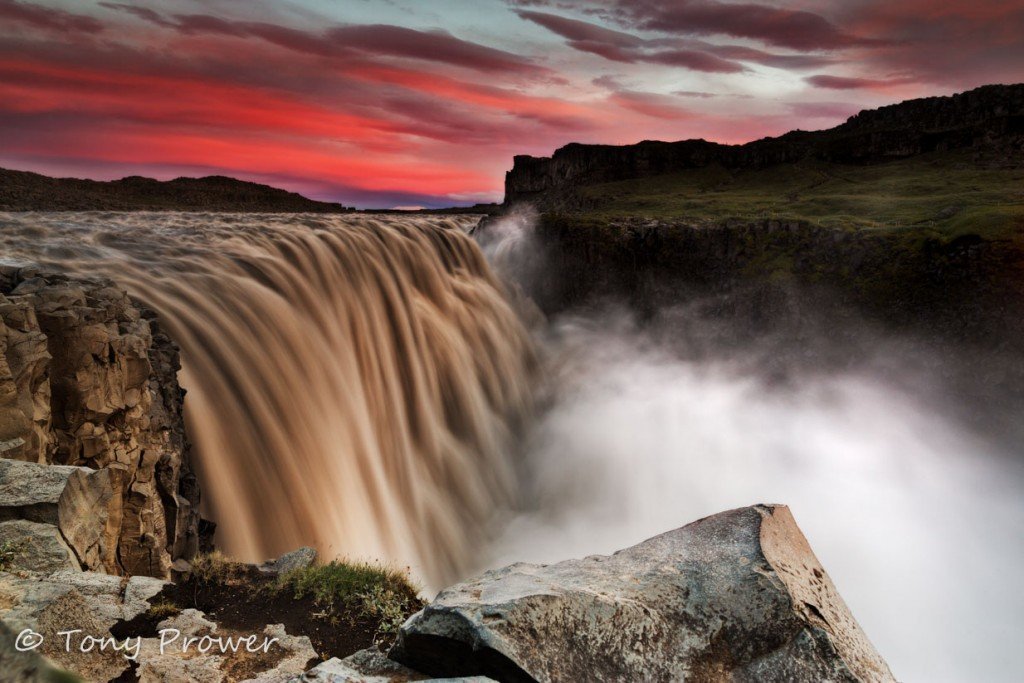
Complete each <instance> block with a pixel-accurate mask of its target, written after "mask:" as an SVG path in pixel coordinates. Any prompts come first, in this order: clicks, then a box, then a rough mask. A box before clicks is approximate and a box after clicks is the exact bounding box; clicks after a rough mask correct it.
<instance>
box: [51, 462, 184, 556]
mask: <svg viewBox="0 0 1024 683" xmlns="http://www.w3.org/2000/svg"><path fill="white" fill-rule="evenodd" d="M125 476H126V472H125V471H124V470H120V469H112V468H107V469H102V470H97V471H93V470H88V469H81V470H79V471H78V472H74V473H73V474H72V475H71V476H70V477H68V485H67V487H65V489H64V492H63V493H62V494H61V497H60V500H59V501H58V503H57V518H58V523H59V526H60V531H61V533H62V534H64V538H65V539H66V540H67V542H68V544H69V545H70V546H71V547H72V548H73V549H74V551H75V555H77V556H78V559H79V560H80V561H81V563H82V566H84V567H88V568H89V569H93V570H103V571H107V572H108V573H111V574H118V573H120V572H119V571H118V570H119V566H118V558H117V551H118V538H119V534H120V531H121V529H120V527H119V524H120V522H121V520H122V519H123V503H122V491H123V490H124V485H123V480H124V478H125ZM160 575H164V574H163V573H161V574H160Z"/></svg>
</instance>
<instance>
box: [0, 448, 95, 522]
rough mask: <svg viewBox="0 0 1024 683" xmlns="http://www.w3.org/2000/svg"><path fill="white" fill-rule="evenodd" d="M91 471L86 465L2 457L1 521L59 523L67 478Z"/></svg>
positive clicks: (0, 482)
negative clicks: (47, 463)
mask: <svg viewBox="0 0 1024 683" xmlns="http://www.w3.org/2000/svg"><path fill="white" fill-rule="evenodd" d="M89 471H90V470H89V469H88V468H85V467H68V466H65V465H40V464H37V463H34V462H21V461H19V460H7V459H0V520H2V519H27V520H30V521H33V522H43V523H46V524H57V518H58V513H57V503H58V502H59V501H60V497H61V494H62V493H64V489H65V488H67V485H68V479H69V478H70V477H71V475H73V474H75V473H76V472H80V473H82V474H85V475H87V474H88V473H89Z"/></svg>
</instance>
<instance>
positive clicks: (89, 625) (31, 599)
mask: <svg viewBox="0 0 1024 683" xmlns="http://www.w3.org/2000/svg"><path fill="white" fill-rule="evenodd" d="M68 574H69V575H77V576H86V575H87V574H86V573H83V572H68ZM92 576H100V577H102V578H104V579H113V581H114V583H115V585H114V586H112V587H110V588H111V589H112V590H109V589H108V591H106V592H103V593H101V594H94V595H87V594H83V593H82V592H81V591H79V590H78V588H76V587H75V586H72V585H70V584H68V583H65V582H62V581H60V580H57V579H44V578H40V577H39V576H29V577H18V576H14V575H12V574H6V573H0V621H3V623H4V624H6V625H7V626H8V627H9V628H10V631H11V634H15V635H16V634H18V633H20V632H21V631H22V630H23V629H31V630H32V631H34V632H36V633H38V634H40V635H41V636H42V638H43V640H42V645H41V646H40V647H39V648H38V650H37V652H38V654H40V655H43V656H45V657H46V658H47V659H49V660H50V661H52V662H54V663H56V664H57V665H58V666H60V667H63V668H66V669H68V670H72V671H74V672H75V673H77V674H78V675H80V676H83V677H84V678H85V679H86V680H90V681H106V680H110V679H111V678H114V677H116V676H118V675H120V674H121V672H122V671H124V670H125V669H126V668H127V666H128V663H127V661H126V660H125V659H124V658H123V657H122V656H121V655H120V654H119V653H116V652H113V651H110V650H108V651H106V652H100V651H99V650H97V649H93V650H92V651H90V652H81V651H80V650H79V648H78V645H79V643H80V640H79V639H78V638H79V634H78V633H75V634H68V635H61V633H62V632H65V631H68V630H69V629H80V633H81V634H90V635H103V634H105V633H108V629H109V628H110V626H111V625H112V624H113V623H114V621H115V620H116V619H114V618H111V616H110V613H109V611H108V610H106V609H103V607H109V606H112V605H113V604H114V602H115V601H118V600H119V595H120V582H119V580H118V579H117V578H116V577H109V576H104V575H98V574H93V575H92ZM11 634H8V635H7V636H4V642H0V651H10V650H12V649H14V648H13V644H12V643H11V642H10V640H9V638H10V635H11ZM69 643H70V647H69Z"/></svg>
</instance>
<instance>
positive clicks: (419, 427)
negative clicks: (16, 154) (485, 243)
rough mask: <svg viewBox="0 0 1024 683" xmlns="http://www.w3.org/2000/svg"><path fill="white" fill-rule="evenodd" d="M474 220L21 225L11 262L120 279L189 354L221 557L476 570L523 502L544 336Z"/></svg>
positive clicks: (14, 226) (174, 217)
mask: <svg viewBox="0 0 1024 683" xmlns="http://www.w3.org/2000/svg"><path fill="white" fill-rule="evenodd" d="M469 225H470V223H469V222H467V220H466V219H431V218H376V219H371V218H355V217H282V216H270V215H268V216H254V215H246V216H230V215H196V214H192V215H186V214H99V213H92V214H34V215H33V214H18V215H15V214H9V215H6V216H3V217H2V218H0V234H2V240H3V243H4V247H5V249H6V251H7V253H8V254H11V255H15V256H21V257H23V258H26V259H31V260H32V261H35V262H38V263H41V264H43V265H45V266H48V267H53V268H59V269H63V270H70V271H74V272H76V273H78V274H82V275H101V276H106V277H112V278H114V279H116V280H118V281H119V282H121V283H122V284H124V285H125V286H126V287H127V288H128V290H129V291H130V292H132V293H133V294H135V295H136V296H138V297H139V298H141V299H142V300H143V301H145V302H146V303H147V304H149V305H150V306H152V307H153V308H154V309H155V310H157V311H158V313H159V314H160V315H161V318H162V320H163V321H164V324H165V325H166V327H167V328H168V331H169V332H170V333H171V335H172V336H173V337H174V338H175V339H176V340H177V341H178V342H179V344H180V345H181V347H182V358H183V369H182V377H181V380H182V384H183V385H184V386H185V387H186V388H187V390H188V391H189V397H188V401H187V402H186V404H187V417H188V421H189V429H190V434H191V436H192V438H193V440H194V441H195V442H196V444H197V446H198V448H199V453H200V455H199V457H197V458H196V461H197V464H198V466H199V469H200V472H201V474H202V475H203V476H202V478H203V484H204V490H205V492H206V500H207V501H208V502H209V504H210V506H211V512H212V514H213V516H214V518H215V519H217V520H218V521H219V522H220V529H219V531H218V545H219V546H221V547H222V548H224V550H225V551H226V552H228V553H229V554H231V555H234V556H236V557H239V558H242V559H247V560H262V559H265V558H267V557H270V556H274V555H277V554H279V553H281V552H284V551H287V550H290V549H293V548H295V547H298V546H300V545H304V544H309V545H314V546H316V547H318V548H319V549H320V551H321V552H322V554H323V555H324V556H327V557H336V556H349V557H354V558H360V559H370V558H374V559H380V560H386V561H389V562H400V563H403V564H405V565H409V566H412V567H413V568H414V571H415V573H416V574H417V575H418V576H420V577H421V578H422V579H424V580H425V581H427V582H428V583H429V584H431V585H435V586H440V585H442V584H443V583H445V582H448V581H451V580H453V579H455V578H457V577H458V575H459V574H460V573H461V572H463V571H465V570H466V569H467V563H468V561H469V558H470V555H471V551H472V550H474V548H475V547H476V546H478V545H479V543H480V542H481V540H482V539H483V537H484V534H485V530H486V527H487V525H488V523H489V521H490V520H491V518H492V517H493V515H494V514H495V513H496V512H499V511H500V510H501V509H503V508H506V507H507V506H509V505H510V504H511V503H512V502H513V501H514V499H515V497H516V489H517V472H516V471H515V467H514V464H513V460H512V458H511V457H510V456H511V455H512V452H513V450H514V449H515V444H516V439H515V435H516V432H517V431H518V430H520V429H521V427H522V424H523V421H524V419H525V418H526V417H527V416H528V414H529V412H530V406H531V374H532V372H533V367H534V363H535V359H534V351H533V348H532V345H531V340H530V337H529V335H528V333H527V331H526V329H525V328H524V327H523V325H522V323H521V322H520V321H519V319H518V317H517V315H516V313H515V312H514V311H513V309H512V308H511V307H510V305H509V303H508V302H507V300H506V298H505V296H504V295H503V292H502V288H501V286H500V285H499V284H498V282H497V281H496V280H495V278H494V276H493V275H492V274H491V271H490V269H489V267H488V265H487V263H486V261H485V259H484V257H483V255H482V253H481V252H480V250H479V249H477V247H476V245H474V244H473V242H472V240H471V239H470V238H469V237H468V236H467V235H466V234H465V231H466V229H467V228H468V227H469Z"/></svg>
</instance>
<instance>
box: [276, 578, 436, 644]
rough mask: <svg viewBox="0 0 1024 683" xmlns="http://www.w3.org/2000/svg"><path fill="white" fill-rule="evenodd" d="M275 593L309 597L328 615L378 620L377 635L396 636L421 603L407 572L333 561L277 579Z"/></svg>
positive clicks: (300, 597)
mask: <svg viewBox="0 0 1024 683" xmlns="http://www.w3.org/2000/svg"><path fill="white" fill-rule="evenodd" d="M276 588H277V590H291V591H293V593H294V596H295V598H296V599H302V598H304V597H306V596H310V597H312V598H313V600H314V601H315V602H316V603H317V604H318V605H321V606H322V607H324V608H325V609H326V610H327V612H328V613H329V614H335V615H336V614H341V613H343V612H351V613H354V614H358V615H361V616H364V617H369V618H372V619H375V620H380V626H379V627H378V635H390V634H393V633H395V632H397V630H398V627H399V626H401V625H402V622H403V621H405V618H406V617H407V615H409V614H410V613H411V612H413V611H415V610H416V609H418V608H419V607H420V606H421V604H422V602H421V600H420V598H419V595H418V590H417V588H416V587H415V586H414V585H413V584H412V583H411V582H410V580H409V576H408V574H407V573H406V572H403V571H399V570H396V569H393V568H390V567H384V566H379V565H374V564H368V563H365V562H340V561H337V560H335V561H332V562H329V563H327V564H318V565H312V566H309V567H306V568H304V569H297V570H294V571H291V572H288V573H287V574H284V575H282V576H280V577H279V578H278V580H277V584H276Z"/></svg>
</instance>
